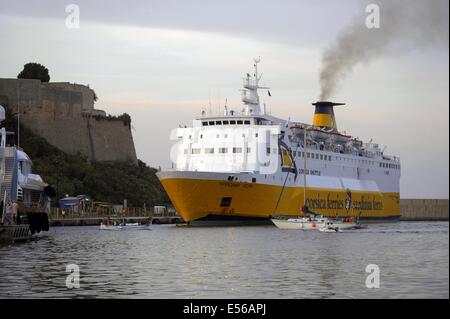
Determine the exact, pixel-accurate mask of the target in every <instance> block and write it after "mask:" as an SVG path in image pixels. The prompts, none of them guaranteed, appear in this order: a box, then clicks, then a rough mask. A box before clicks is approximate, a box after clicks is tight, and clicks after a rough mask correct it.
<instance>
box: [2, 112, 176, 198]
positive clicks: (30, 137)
mask: <svg viewBox="0 0 450 319" xmlns="http://www.w3.org/2000/svg"><path fill="white" fill-rule="evenodd" d="M3 124H4V126H5V127H6V129H7V131H14V132H17V119H16V117H14V116H13V115H12V114H11V112H10V111H9V109H8V108H7V109H6V121H5V122H4V123H3ZM14 138H15V136H9V142H8V143H9V144H13V143H14V141H12V139H14ZM20 144H21V145H20V146H21V147H22V148H23V149H24V151H25V152H26V153H27V154H28V156H29V157H30V158H31V160H32V161H33V171H34V172H35V173H36V174H39V175H41V176H42V178H43V179H44V181H45V182H47V183H49V184H50V185H52V186H53V187H54V188H55V189H56V191H57V193H58V198H60V197H63V196H64V195H65V194H69V195H71V196H73V195H89V196H91V197H92V198H93V199H94V200H96V201H102V202H110V203H117V204H121V203H122V202H123V200H124V199H127V201H128V206H130V207H131V206H135V207H142V206H143V205H144V203H145V204H146V205H147V207H150V206H153V205H167V204H169V203H170V201H169V198H168V196H167V194H166V193H165V191H164V189H163V188H162V186H161V183H160V182H159V180H158V178H157V177H156V175H155V173H156V169H154V168H151V167H148V166H147V165H146V164H145V163H144V162H142V161H138V165H134V164H132V163H129V162H92V163H90V162H89V161H88V159H87V157H86V156H84V155H82V154H80V153H78V154H67V153H64V152H63V151H61V150H59V149H58V148H56V147H54V146H52V145H50V144H49V143H48V142H47V141H46V140H45V139H44V138H42V137H40V136H38V135H36V134H33V133H32V132H31V131H30V130H28V129H27V128H26V127H24V126H23V125H22V124H21V125H20Z"/></svg>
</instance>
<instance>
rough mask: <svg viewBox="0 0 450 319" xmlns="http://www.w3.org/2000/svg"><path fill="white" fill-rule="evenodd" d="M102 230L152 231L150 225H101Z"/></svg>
mask: <svg viewBox="0 0 450 319" xmlns="http://www.w3.org/2000/svg"><path fill="white" fill-rule="evenodd" d="M100 230H114V231H118V230H151V228H150V224H139V223H127V224H121V225H107V224H103V223H101V224H100Z"/></svg>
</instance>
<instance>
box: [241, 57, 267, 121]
mask: <svg viewBox="0 0 450 319" xmlns="http://www.w3.org/2000/svg"><path fill="white" fill-rule="evenodd" d="M253 61H254V64H253V67H254V68H255V71H254V73H253V77H251V76H250V74H248V73H247V77H246V78H245V79H244V89H243V90H241V91H242V102H244V104H245V108H244V112H245V115H260V114H261V106H260V103H259V95H258V89H269V88H267V87H262V86H259V81H260V80H261V77H262V75H259V74H258V63H260V62H261V58H257V59H253Z"/></svg>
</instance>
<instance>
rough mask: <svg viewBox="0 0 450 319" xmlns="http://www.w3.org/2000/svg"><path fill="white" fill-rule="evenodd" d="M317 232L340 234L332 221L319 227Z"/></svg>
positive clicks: (339, 230)
mask: <svg viewBox="0 0 450 319" xmlns="http://www.w3.org/2000/svg"><path fill="white" fill-rule="evenodd" d="M318 230H319V231H320V232H323V233H340V232H342V230H341V229H340V228H339V226H337V225H335V224H334V223H333V222H332V221H327V222H326V223H324V224H322V225H320V227H319V228H318Z"/></svg>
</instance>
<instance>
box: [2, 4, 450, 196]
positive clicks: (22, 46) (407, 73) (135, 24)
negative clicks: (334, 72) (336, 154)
mask: <svg viewBox="0 0 450 319" xmlns="http://www.w3.org/2000/svg"><path fill="white" fill-rule="evenodd" d="M434 1H447V0H434ZM374 2H376V1H374ZM69 4H76V5H77V6H78V7H79V10H80V15H79V16H80V23H79V28H67V26H66V19H67V17H68V16H69V15H70V13H66V6H67V5H69ZM431 5H432V2H431ZM361 10H364V7H363V6H362V5H361V2H360V1H359V0H345V1H335V0H319V1H312V0H309V1H306V0H304V1H298V0H296V1H265V0H260V1H236V0H232V1H214V0H209V1H206V0H201V1H200V0H191V1H183V2H181V1H170V0H169V1H168V0H165V1H155V0H150V1H148V0H147V1H144V0H134V1H132V2H130V1H111V0H110V1H104V0H97V1H87V0H80V1H56V0H41V1H33V2H31V1H24V0H15V1H12V0H0V43H1V47H0V77H1V78H15V77H17V74H18V73H19V72H20V71H21V70H22V68H23V65H24V64H25V63H27V62H38V63H41V64H44V65H45V66H46V67H47V68H48V69H49V71H50V76H51V81H54V82H60V81H66V82H67V81H69V82H73V83H80V84H89V85H90V87H91V88H93V89H94V90H95V91H96V93H97V96H98V97H99V100H98V101H97V103H96V106H95V107H96V108H98V109H103V110H105V111H106V112H107V113H110V114H114V115H118V114H121V113H123V112H126V113H128V114H130V115H131V117H132V133H133V137H134V141H135V147H136V152H137V155H138V158H140V159H141V160H143V161H144V162H146V163H147V164H148V165H150V166H153V167H158V166H160V167H162V168H168V167H170V166H171V164H170V158H169V153H170V148H171V146H172V144H173V141H171V140H170V139H169V136H170V131H171V130H172V129H173V128H176V127H178V125H180V124H182V125H190V124H191V123H192V119H193V118H194V117H196V116H199V115H200V114H201V111H202V110H203V109H205V108H208V105H209V104H210V103H211V105H212V109H213V110H214V111H217V112H218V111H220V110H221V108H222V107H223V105H224V104H225V100H227V101H228V102H227V103H228V106H229V109H236V110H240V109H241V108H242V104H241V102H240V92H239V89H241V86H242V78H243V77H244V76H245V74H246V73H247V72H251V71H252V63H253V62H252V61H253V58H255V57H261V64H260V71H261V72H262V73H263V78H262V84H263V85H267V86H269V87H270V88H271V94H272V97H271V98H269V97H266V96H265V97H264V101H265V102H266V103H267V105H268V109H270V110H271V113H272V114H273V115H275V116H278V117H281V118H286V119H287V118H290V119H291V120H296V121H301V122H306V123H311V122H312V118H313V113H314V108H313V107H312V106H311V103H312V102H314V101H316V100H317V97H318V96H319V94H320V85H319V73H320V67H321V58H322V53H323V52H324V51H325V49H326V48H328V47H329V46H330V45H331V44H332V43H333V41H335V39H336V37H337V36H338V35H339V32H340V30H342V29H343V28H345V26H346V25H348V24H349V23H351V22H352V21H353V19H355V17H357V16H359V15H361ZM382 17H383V16H382V11H381V18H382ZM381 21H382V19H381ZM380 30H382V24H381V29H380ZM448 70H449V53H448V47H447V48H446V49H442V48H441V49H434V48H427V49H425V50H422V49H412V50H409V51H408V52H404V53H402V54H395V55H385V56H382V57H379V58H377V59H374V60H372V61H371V62H370V63H362V64H359V65H357V66H356V67H355V68H354V70H353V72H352V73H351V74H349V75H348V76H347V77H346V78H345V79H344V80H343V81H342V82H341V83H340V86H339V90H338V91H337V93H336V94H335V95H334V96H333V100H335V101H338V102H345V103H347V105H346V106H344V107H340V108H337V109H336V111H335V112H336V119H337V124H338V127H339V129H340V130H342V131H346V132H347V133H349V134H351V135H353V136H358V137H359V138H361V139H363V140H366V141H368V140H370V139H372V138H373V140H374V142H377V143H379V144H380V145H381V146H382V147H385V146H387V148H386V151H385V153H387V154H391V155H396V156H399V157H400V158H401V162H402V178H401V196H402V197H403V198H448V193H449V162H448V158H449V140H448V136H449V89H448V87H449V71H448Z"/></svg>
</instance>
